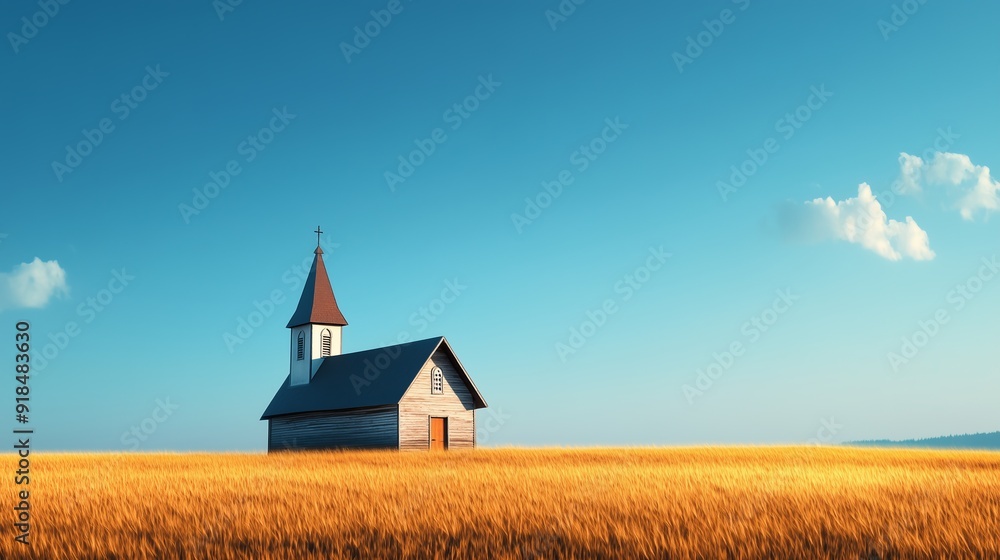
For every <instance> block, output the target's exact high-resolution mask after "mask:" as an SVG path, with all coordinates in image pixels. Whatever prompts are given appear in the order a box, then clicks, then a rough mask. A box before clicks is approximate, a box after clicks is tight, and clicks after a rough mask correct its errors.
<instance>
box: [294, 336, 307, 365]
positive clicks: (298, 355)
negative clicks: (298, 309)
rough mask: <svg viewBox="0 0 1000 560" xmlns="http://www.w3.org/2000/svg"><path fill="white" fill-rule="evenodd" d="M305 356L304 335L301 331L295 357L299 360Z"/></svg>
mask: <svg viewBox="0 0 1000 560" xmlns="http://www.w3.org/2000/svg"><path fill="white" fill-rule="evenodd" d="M305 357H306V337H305V335H303V334H302V333H301V332H300V333H299V343H298V349H297V350H296V352H295V359H296V360H301V359H303V358H305Z"/></svg>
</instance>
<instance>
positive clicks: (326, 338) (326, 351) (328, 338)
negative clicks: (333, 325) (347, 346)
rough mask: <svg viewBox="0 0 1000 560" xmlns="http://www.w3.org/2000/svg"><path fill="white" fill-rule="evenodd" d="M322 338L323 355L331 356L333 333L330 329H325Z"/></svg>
mask: <svg viewBox="0 0 1000 560" xmlns="http://www.w3.org/2000/svg"><path fill="white" fill-rule="evenodd" d="M322 340H323V344H322V349H323V355H324V356H329V355H330V344H331V342H332V340H333V335H331V334H330V329H323V338H322Z"/></svg>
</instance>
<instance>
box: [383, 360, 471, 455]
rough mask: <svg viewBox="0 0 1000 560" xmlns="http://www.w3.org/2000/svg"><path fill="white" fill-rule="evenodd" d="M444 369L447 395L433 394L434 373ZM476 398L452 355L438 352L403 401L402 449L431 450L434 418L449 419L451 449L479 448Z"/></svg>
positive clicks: (421, 370)
mask: <svg viewBox="0 0 1000 560" xmlns="http://www.w3.org/2000/svg"><path fill="white" fill-rule="evenodd" d="M435 366H437V367H439V368H441V372H442V373H443V374H444V391H443V392H442V393H441V394H440V395H435V394H432V393H431V370H432V369H433V368H434V367H435ZM473 407H474V402H473V400H472V394H471V393H470V392H469V388H468V387H467V386H466V385H465V382H464V381H462V377H461V375H460V374H459V373H458V370H457V369H456V368H455V365H454V364H453V363H452V361H451V359H450V358H449V357H448V355H447V354H446V353H445V352H444V351H442V350H438V351H437V352H435V353H434V355H433V356H431V358H430V359H429V360H427V363H425V364H424V366H423V367H422V368H420V373H419V374H418V375H417V378H416V379H415V380H414V382H413V384H412V385H411V386H410V388H409V390H408V391H407V392H406V394H405V395H403V398H402V399H401V400H400V401H399V448H400V449H404V450H417V449H427V448H428V447H429V443H430V417H431V416H444V417H447V418H448V447H449V449H463V448H470V447H475V445H476V423H475V410H474V408H473Z"/></svg>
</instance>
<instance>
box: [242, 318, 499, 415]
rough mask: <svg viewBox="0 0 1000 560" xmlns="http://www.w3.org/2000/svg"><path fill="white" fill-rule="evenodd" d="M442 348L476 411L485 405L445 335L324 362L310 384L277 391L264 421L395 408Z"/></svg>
mask: <svg viewBox="0 0 1000 560" xmlns="http://www.w3.org/2000/svg"><path fill="white" fill-rule="evenodd" d="M439 347H441V348H444V349H445V350H446V351H447V352H448V354H449V355H450V357H451V359H452V360H453V361H454V362H455V366H456V369H458V371H459V373H460V374H461V375H462V376H463V377H464V378H465V381H466V383H467V384H468V385H469V391H470V392H471V393H472V397H473V399H474V401H475V403H476V404H475V406H476V408H483V407H485V406H486V401H484V400H483V397H482V395H480V394H479V390H478V389H476V386H475V384H474V383H473V382H472V379H471V378H470V377H469V374H468V373H467V372H466V371H465V368H463V367H462V364H461V362H459V361H458V357H456V356H455V353H454V351H452V349H451V346H449V344H448V341H447V340H445V338H444V337H443V336H438V337H435V338H428V339H425V340H417V341H414V342H408V343H406V344H397V345H395V346H385V347H382V348H372V349H371V350H364V351H362V352H352V353H350V354H340V355H338V356H330V357H328V358H324V359H323V363H322V365H320V367H319V369H318V370H317V371H316V374H315V375H313V378H312V380H311V381H309V383H306V384H302V385H296V386H295V387H292V386H291V376H288V377H285V381H284V382H283V383H282V384H281V387H279V388H278V392H277V393H275V395H274V398H273V399H271V404H269V405H268V406H267V410H265V411H264V414H263V415H262V416H261V418H260V419H261V420H265V419H267V418H270V417H272V416H281V415H283V414H298V413H302V412H320V411H328V410H343V409H351V408H364V407H370V406H382V405H388V404H397V403H398V402H399V401H400V399H402V398H403V394H405V393H406V390H407V389H408V388H409V387H410V385H411V384H412V383H413V380H414V379H415V378H416V377H417V374H418V373H420V368H421V367H423V365H424V363H426V362H427V360H428V358H430V357H431V355H433V354H434V352H435V351H436V350H437V349H438V348H439Z"/></svg>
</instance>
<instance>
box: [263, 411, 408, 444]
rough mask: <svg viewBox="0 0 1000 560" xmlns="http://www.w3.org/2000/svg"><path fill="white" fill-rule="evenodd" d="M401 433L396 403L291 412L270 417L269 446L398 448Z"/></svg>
mask: <svg viewBox="0 0 1000 560" xmlns="http://www.w3.org/2000/svg"><path fill="white" fill-rule="evenodd" d="M398 433H399V428H398V422H397V416H396V406H395V405H389V406H378V407H372V408H365V409H358V410H348V411H335V412H306V413H303V414H289V415H286V416H276V417H274V418H271V419H270V420H269V421H268V437H267V449H268V451H282V450H285V449H336V448H343V447H349V448H359V449H371V448H385V447H389V448H395V447H396V446H397V445H398V442H399V440H398Z"/></svg>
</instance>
